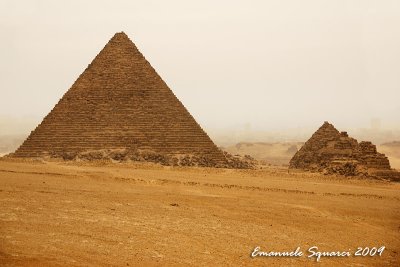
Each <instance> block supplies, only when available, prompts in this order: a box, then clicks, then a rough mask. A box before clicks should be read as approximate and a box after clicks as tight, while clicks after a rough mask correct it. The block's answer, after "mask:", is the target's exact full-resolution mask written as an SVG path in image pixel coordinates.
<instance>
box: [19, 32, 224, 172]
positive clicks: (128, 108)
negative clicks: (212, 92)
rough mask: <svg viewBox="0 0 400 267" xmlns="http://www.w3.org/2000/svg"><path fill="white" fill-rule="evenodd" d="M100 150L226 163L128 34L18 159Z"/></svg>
mask: <svg viewBox="0 0 400 267" xmlns="http://www.w3.org/2000/svg"><path fill="white" fill-rule="evenodd" d="M99 150H101V151H103V152H104V151H109V152H110V151H111V152H112V151H114V152H115V151H124V153H125V154H123V155H122V156H121V155H119V157H124V156H126V154H127V153H128V154H129V153H131V154H135V153H136V154H135V155H136V157H138V154H137V153H138V152H140V151H142V152H143V151H147V152H149V151H150V152H151V153H153V154H152V156H148V155H147V157H156V156H157V155H161V156H179V155H190V156H195V157H197V158H201V160H203V161H205V163H204V164H203V165H218V164H224V163H225V162H226V157H225V155H224V153H223V152H222V151H221V150H220V149H218V148H217V147H216V145H215V144H214V143H213V142H212V141H211V139H210V138H209V137H208V135H207V134H206V133H205V132H204V131H203V130H202V128H201V127H200V126H199V124H197V122H196V121H195V120H194V118H193V117H192V116H191V115H190V113H189V112H188V111H187V110H186V108H185V107H184V106H183V105H182V103H181V102H180V101H179V100H178V99H177V98H176V96H175V95H174V94H173V92H172V91H171V90H170V89H169V88H168V86H167V84H166V83H165V82H164V81H163V80H162V79H161V77H160V76H159V75H158V74H157V73H156V71H155V70H154V69H153V67H152V66H151V65H150V64H149V62H148V61H147V60H146V59H145V58H144V57H143V55H142V54H141V53H140V52H139V50H138V49H137V48H136V46H135V45H134V44H133V42H132V41H131V40H130V39H129V38H128V36H127V35H126V34H125V33H123V32H121V33H116V34H115V35H114V36H113V37H112V38H111V40H110V41H109V42H108V43H107V44H106V46H105V47H104V48H103V49H102V50H101V52H100V53H99V54H98V55H97V56H96V58H95V59H94V60H93V61H92V63H91V64H90V65H89V66H88V67H87V68H86V70H85V71H84V72H83V73H82V74H81V75H80V76H79V78H78V79H77V80H76V81H75V83H74V84H73V85H72V87H71V88H70V89H69V90H68V91H67V92H66V93H65V95H64V96H63V97H62V98H61V99H60V101H59V102H58V103H57V104H56V106H55V107H54V108H53V110H52V111H51V112H50V113H49V114H48V115H47V116H46V117H45V118H44V120H43V121H42V123H41V124H40V125H39V126H37V128H36V129H35V130H34V131H32V132H31V134H30V135H29V137H28V138H27V139H26V140H25V142H24V143H23V144H22V145H21V146H20V147H19V148H18V149H17V150H16V152H15V153H14V154H13V155H12V156H15V157H43V156H50V157H61V158H64V159H65V158H74V157H76V156H77V155H79V154H82V153H87V152H88V151H89V152H90V151H92V152H93V151H99ZM114 154H115V153H114ZM139 156H140V155H139ZM145 158H146V156H145Z"/></svg>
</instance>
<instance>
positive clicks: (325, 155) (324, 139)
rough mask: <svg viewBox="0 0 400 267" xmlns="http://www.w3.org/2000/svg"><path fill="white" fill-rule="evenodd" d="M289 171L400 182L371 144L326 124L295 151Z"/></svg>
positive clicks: (399, 177)
mask: <svg viewBox="0 0 400 267" xmlns="http://www.w3.org/2000/svg"><path fill="white" fill-rule="evenodd" d="M289 168H292V169H303V170H308V171H317V172H323V173H327V174H331V173H337V174H341V175H346V176H353V175H362V176H372V177H383V178H387V179H391V180H400V173H398V172H396V171H394V170H391V168H390V163H389V160H388V158H387V157H386V156H385V155H384V154H381V153H379V152H377V150H376V146H375V145H373V144H372V143H371V142H364V141H363V142H360V143H358V142H357V140H356V139H354V138H351V137H349V136H348V134H347V132H339V131H338V130H336V129H335V127H334V126H333V125H332V124H330V123H328V122H325V123H324V124H323V125H322V126H321V127H320V128H319V129H318V130H317V131H316V132H315V133H314V134H313V135H312V136H311V138H310V139H309V140H308V141H307V142H306V143H305V144H304V146H303V147H302V148H301V149H300V150H299V151H297V153H296V154H295V155H294V156H293V158H292V159H291V160H290V163H289Z"/></svg>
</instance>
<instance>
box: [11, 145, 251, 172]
mask: <svg viewBox="0 0 400 267" xmlns="http://www.w3.org/2000/svg"><path fill="white" fill-rule="evenodd" d="M221 154H222V155H223V157H222V158H223V159H222V160H216V159H215V157H213V156H212V155H209V156H208V155H196V154H162V153H157V152H155V151H152V150H147V149H146V150H144V149H142V150H129V149H100V150H88V151H83V152H64V153H52V152H42V153H40V154H38V155H35V158H41V159H61V160H64V161H97V160H108V161H117V162H129V161H135V162H152V163H157V164H161V165H164V166H191V167H212V168H232V169H253V168H255V166H256V164H257V162H256V161H255V160H254V159H253V158H250V157H238V156H232V155H230V154H229V153H227V152H222V151H221ZM8 157H14V158H17V157H18V156H16V155H15V154H9V155H8ZM30 158H32V157H30Z"/></svg>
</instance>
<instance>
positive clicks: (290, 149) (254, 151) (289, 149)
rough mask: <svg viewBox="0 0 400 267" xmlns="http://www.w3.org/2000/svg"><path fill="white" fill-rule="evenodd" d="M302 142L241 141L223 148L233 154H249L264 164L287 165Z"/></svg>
mask: <svg viewBox="0 0 400 267" xmlns="http://www.w3.org/2000/svg"><path fill="white" fill-rule="evenodd" d="M303 144H304V143H302V142H276V143H268V142H255V143H250V142H241V143H237V144H236V145H232V146H227V147H224V148H223V149H224V150H225V151H227V152H228V153H231V154H233V155H236V154H238V155H242V156H243V155H250V156H252V157H253V158H255V159H257V160H260V161H262V162H263V163H266V164H272V165H284V166H287V165H288V164H289V161H290V159H291V158H292V157H293V155H294V154H295V153H296V152H297V150H298V149H300V148H301V146H302V145H303Z"/></svg>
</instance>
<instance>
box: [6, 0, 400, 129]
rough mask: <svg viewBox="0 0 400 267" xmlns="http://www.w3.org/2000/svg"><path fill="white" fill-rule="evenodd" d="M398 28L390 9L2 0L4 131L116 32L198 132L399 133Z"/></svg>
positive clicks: (41, 110) (385, 5)
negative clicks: (328, 128)
mask: <svg viewBox="0 0 400 267" xmlns="http://www.w3.org/2000/svg"><path fill="white" fill-rule="evenodd" d="M399 25H400V2H399V1H390V0H387V1H362V0H359V1H351V0H335V1H334V0H331V1H324V0H314V1H311V0H304V1H295V0H285V1H196V2H195V1H177V0H175V1H67V2H62V1H7V0H6V1H4V0H2V1H0V33H1V35H2V36H3V38H2V41H1V42H0V57H1V59H2V60H1V61H0V96H1V97H0V124H2V125H5V126H2V127H7V124H5V123H4V121H7V118H11V119H12V118H23V117H30V118H31V119H32V120H33V121H35V120H36V121H37V122H40V120H41V119H42V118H43V117H44V116H45V115H46V114H47V113H48V112H49V111H50V110H51V109H52V108H53V106H54V105H55V104H56V103H57V102H58V100H59V99H60V98H61V97H62V95H63V94H64V93H65V92H66V91H67V90H68V89H69V88H70V87H71V85H72V84H73V82H74V81H75V80H76V79H77V78H78V76H79V75H80V73H82V72H83V70H84V69H85V68H86V66H87V65H88V64H89V63H90V62H91V61H92V60H93V58H94V57H95V56H96V55H97V53H99V52H100V50H101V49H102V48H103V47H104V45H105V44H106V43H107V42H108V40H109V39H110V38H111V37H112V36H113V35H114V33H115V32H120V31H124V32H125V33H126V34H128V36H129V37H130V38H131V39H132V41H133V42H134V43H135V44H136V45H137V47H138V48H139V50H140V51H141V52H142V53H143V55H144V56H145V57H146V58H147V59H148V60H149V62H150V63H151V64H152V66H153V67H154V68H155V69H156V71H157V72H158V73H159V75H160V76H161V77H162V78H163V79H164V81H165V82H166V83H167V84H168V85H169V87H170V88H171V89H172V91H173V92H174V93H175V94H176V95H177V97H178V98H179V99H180V100H181V101H182V103H183V104H184V105H185V106H186V107H187V109H188V110H189V111H190V113H191V114H192V115H193V116H194V117H195V119H196V120H197V121H198V122H199V123H200V124H201V126H202V127H203V128H205V129H236V130H241V129H243V128H246V127H247V128H249V129H250V130H254V131H279V130H284V129H296V128H310V129H313V128H315V127H319V126H320V125H321V124H322V123H323V122H324V121H330V122H332V123H334V124H335V126H337V127H338V128H340V129H347V128H353V129H354V128H369V127H372V126H373V125H375V126H377V125H379V127H381V128H382V129H399V128H400V116H399V115H398V114H400V101H399V99H400V75H399V74H400V50H399V47H400V27H399ZM2 120H3V123H2V122H1V121H2ZM21 121H22V122H23V121H24V120H22V119H21ZM3 131H4V130H3Z"/></svg>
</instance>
